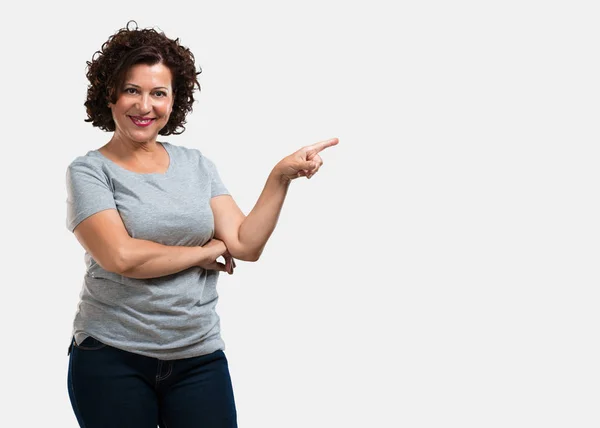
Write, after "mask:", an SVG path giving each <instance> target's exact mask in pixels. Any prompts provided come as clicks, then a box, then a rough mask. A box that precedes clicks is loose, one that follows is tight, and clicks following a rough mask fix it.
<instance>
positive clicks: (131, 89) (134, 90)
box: [125, 88, 137, 94]
mask: <svg viewBox="0 0 600 428" xmlns="http://www.w3.org/2000/svg"><path fill="white" fill-rule="evenodd" d="M129 91H133V92H129ZM125 92H127V93H128V94H134V93H136V92H137V89H135V88H127V89H125Z"/></svg>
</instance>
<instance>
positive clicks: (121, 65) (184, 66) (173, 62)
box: [84, 21, 202, 135]
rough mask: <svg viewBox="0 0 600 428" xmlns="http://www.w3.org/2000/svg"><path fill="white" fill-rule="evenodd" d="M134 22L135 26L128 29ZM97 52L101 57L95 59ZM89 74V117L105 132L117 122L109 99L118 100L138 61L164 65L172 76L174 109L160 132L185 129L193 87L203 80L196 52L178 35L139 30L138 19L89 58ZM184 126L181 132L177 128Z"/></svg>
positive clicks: (87, 102)
mask: <svg viewBox="0 0 600 428" xmlns="http://www.w3.org/2000/svg"><path fill="white" fill-rule="evenodd" d="M132 22H134V23H135V28H133V29H129V24H130V23H132ZM97 54H99V55H98V57H97V58H94V57H95V56H96V55H97ZM86 63H87V72H86V76H87V78H88V80H89V82H90V83H89V85H88V89H87V100H86V101H85V103H84V105H85V107H86V111H87V115H88V118H87V119H85V122H92V125H93V126H97V127H99V128H100V129H102V130H104V131H111V132H112V131H114V130H115V122H114V120H113V118H112V111H111V109H110V107H108V102H109V101H110V102H111V103H113V104H114V103H116V102H117V98H118V95H119V93H120V89H121V87H122V85H123V81H124V79H125V77H126V75H127V71H128V70H129V69H130V68H131V67H132V66H133V65H136V64H146V65H155V64H158V63H162V64H164V65H165V66H166V67H168V68H169V69H170V71H171V74H172V76H173V81H172V86H173V97H174V100H173V108H172V111H171V116H170V117H169V121H168V122H167V124H166V125H165V126H164V127H163V128H162V129H161V130H160V131H159V132H158V133H159V134H160V135H171V134H181V133H182V132H183V131H185V126H183V124H184V123H186V120H185V117H186V116H187V114H188V113H189V112H191V111H192V104H193V103H194V89H195V87H196V86H198V90H200V83H199V82H198V78H197V76H198V75H199V74H200V73H202V69H201V68H200V67H198V69H199V70H200V71H196V66H195V62H194V55H193V54H192V52H191V51H190V50H189V49H188V48H186V47H184V46H181V45H180V44H179V38H177V39H175V40H172V39H169V38H168V37H167V36H165V34H164V33H163V32H160V33H159V32H157V31H156V30H154V29H138V28H137V22H135V21H129V22H128V23H127V25H126V26H125V28H122V29H120V30H119V31H117V32H116V33H115V34H113V35H112V36H110V37H109V38H108V40H107V41H106V42H104V44H102V47H101V49H100V50H99V51H97V52H95V53H94V55H92V61H87V62H86ZM179 128H181V130H180V131H179V130H178V129H179Z"/></svg>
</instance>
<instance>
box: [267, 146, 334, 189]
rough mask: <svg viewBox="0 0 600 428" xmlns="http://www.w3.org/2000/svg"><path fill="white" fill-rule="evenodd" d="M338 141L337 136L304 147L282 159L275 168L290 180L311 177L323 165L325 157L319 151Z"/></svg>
mask: <svg viewBox="0 0 600 428" xmlns="http://www.w3.org/2000/svg"><path fill="white" fill-rule="evenodd" d="M338 142H339V140H338V139H337V138H331V139H329V140H325V141H321V142H318V143H315V144H313V145H311V146H305V147H302V148H301V149H300V150H298V151H297V152H295V153H292V154H291V155H289V156H286V157H285V158H283V159H282V160H280V161H279V163H278V164H277V165H276V166H275V170H276V171H277V173H278V174H279V175H281V177H282V178H283V179H285V180H289V181H292V180H294V179H296V178H298V177H302V176H305V177H306V178H310V177H312V176H313V175H315V174H316V173H317V171H318V170H319V169H320V168H321V165H323V159H321V156H319V154H318V153H319V152H320V151H321V150H323V149H326V148H327V147H331V146H335V145H336V144H337V143H338Z"/></svg>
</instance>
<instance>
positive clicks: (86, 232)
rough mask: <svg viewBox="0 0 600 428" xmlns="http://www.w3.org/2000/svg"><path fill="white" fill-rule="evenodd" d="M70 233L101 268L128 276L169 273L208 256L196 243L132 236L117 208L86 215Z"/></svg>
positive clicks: (199, 263)
mask: <svg viewBox="0 0 600 428" xmlns="http://www.w3.org/2000/svg"><path fill="white" fill-rule="evenodd" d="M73 233H74V234H75V236H76V237H77V239H78V240H79V242H80V243H81V245H82V246H83V248H85V250H86V251H87V252H88V253H89V254H90V255H91V256H92V258H93V259H94V260H95V261H96V262H97V263H98V264H99V265H100V266H101V267H102V268H103V269H104V270H107V271H109V272H114V273H116V274H119V275H123V276H126V277H129V278H136V279H145V278H157V277H160V276H165V275H170V274H172V273H177V272H181V271H182V270H184V269H188V268H190V267H193V266H199V265H201V264H203V263H206V262H207V260H208V257H210V256H211V254H210V253H211V252H210V251H208V250H207V249H206V248H203V247H199V246H197V247H186V246H169V245H162V244H158V243H156V242H152V241H147V240H144V239H135V238H132V237H131V236H129V233H128V232H127V229H125V225H124V224H123V220H122V219H121V217H120V215H119V213H118V211H117V210H116V209H107V210H103V211H99V212H97V213H95V214H93V215H91V216H89V217H88V218H86V219H85V220H83V221H81V223H79V225H77V227H76V228H75V230H74V231H73Z"/></svg>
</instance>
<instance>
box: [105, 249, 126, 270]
mask: <svg viewBox="0 0 600 428" xmlns="http://www.w3.org/2000/svg"><path fill="white" fill-rule="evenodd" d="M129 269H130V266H129V264H128V263H127V260H126V258H125V255H124V253H123V251H117V252H116V254H115V256H114V257H113V261H112V264H111V266H110V269H105V270H108V271H110V272H113V273H116V274H117V275H125V273H126V272H127V271H128V270H129Z"/></svg>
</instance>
